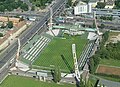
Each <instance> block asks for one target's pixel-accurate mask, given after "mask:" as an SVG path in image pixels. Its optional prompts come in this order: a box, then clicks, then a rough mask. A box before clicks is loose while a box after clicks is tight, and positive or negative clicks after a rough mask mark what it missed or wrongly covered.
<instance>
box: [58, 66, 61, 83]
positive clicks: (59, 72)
mask: <svg viewBox="0 0 120 87" xmlns="http://www.w3.org/2000/svg"><path fill="white" fill-rule="evenodd" d="M60 80H61V71H60V67H58V82H59V81H60Z"/></svg>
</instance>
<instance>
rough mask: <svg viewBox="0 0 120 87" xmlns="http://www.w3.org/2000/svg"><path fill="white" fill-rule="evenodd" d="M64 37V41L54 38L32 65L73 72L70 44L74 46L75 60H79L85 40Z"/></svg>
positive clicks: (75, 37) (76, 37)
mask: <svg viewBox="0 0 120 87" xmlns="http://www.w3.org/2000/svg"><path fill="white" fill-rule="evenodd" d="M64 37H65V38H66V39H65V38H64V39H62V38H54V39H53V40H52V41H51V42H50V43H49V45H48V46H47V48H46V49H45V50H44V51H43V52H42V53H41V54H40V56H39V58H38V59H37V60H36V61H35V62H34V63H33V65H38V66H45V67H52V68H53V67H54V66H60V68H61V69H62V71H65V72H69V71H71V70H73V57H72V56H73V55H72V49H71V48H72V44H74V43H75V44H76V51H77V58H79V57H80V54H81V52H82V50H83V49H84V46H85V45H86V43H87V39H86V38H83V37H82V36H72V37H70V36H68V35H65V36H64Z"/></svg>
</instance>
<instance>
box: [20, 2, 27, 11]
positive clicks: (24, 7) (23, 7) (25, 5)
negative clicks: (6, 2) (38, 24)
mask: <svg viewBox="0 0 120 87" xmlns="http://www.w3.org/2000/svg"><path fill="white" fill-rule="evenodd" d="M20 8H21V9H22V10H24V11H28V5H27V4H25V3H23V4H22V5H21V6H20Z"/></svg>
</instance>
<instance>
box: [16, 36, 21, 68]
mask: <svg viewBox="0 0 120 87" xmlns="http://www.w3.org/2000/svg"><path fill="white" fill-rule="evenodd" d="M19 56H20V39H19V38H18V50H17V54H16V62H18V59H19ZM15 66H16V65H15Z"/></svg>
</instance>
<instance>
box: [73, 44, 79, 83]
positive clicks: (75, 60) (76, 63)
mask: <svg viewBox="0 0 120 87" xmlns="http://www.w3.org/2000/svg"><path fill="white" fill-rule="evenodd" d="M72 53H73V59H74V69H75V77H76V79H77V80H78V81H80V72H79V69H78V62H77V57H76V46H75V44H72Z"/></svg>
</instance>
